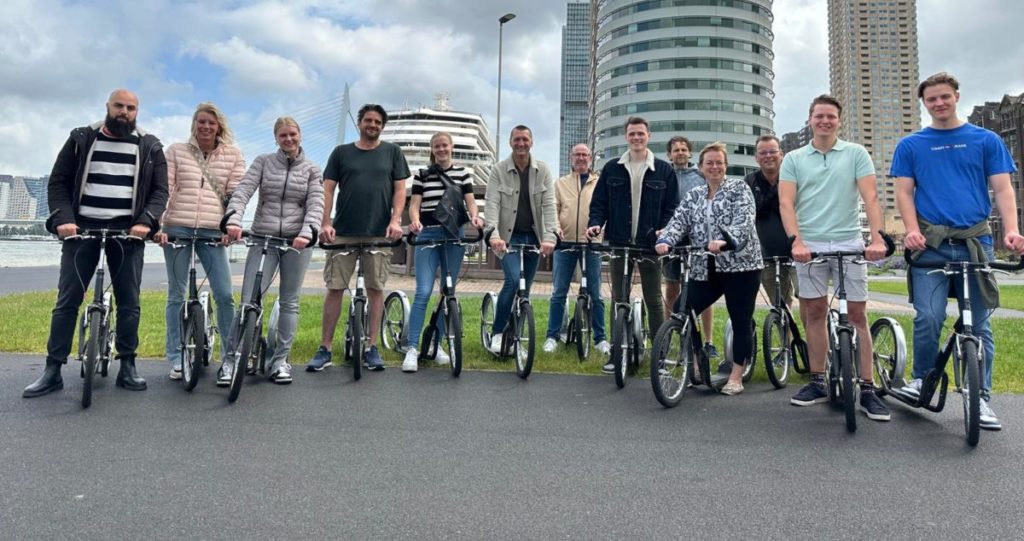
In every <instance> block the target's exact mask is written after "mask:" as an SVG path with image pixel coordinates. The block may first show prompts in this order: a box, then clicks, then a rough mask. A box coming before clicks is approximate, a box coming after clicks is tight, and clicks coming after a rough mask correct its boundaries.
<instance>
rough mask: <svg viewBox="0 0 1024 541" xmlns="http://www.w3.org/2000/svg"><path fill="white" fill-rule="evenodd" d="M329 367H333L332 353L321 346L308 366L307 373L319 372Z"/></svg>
mask: <svg viewBox="0 0 1024 541" xmlns="http://www.w3.org/2000/svg"><path fill="white" fill-rule="evenodd" d="M328 366H331V352H330V351H327V348H325V347H323V346H320V347H319V348H317V350H316V354H314V355H313V358H312V359H310V360H309V363H308V364H306V372H319V371H321V370H323V369H324V368H327V367H328Z"/></svg>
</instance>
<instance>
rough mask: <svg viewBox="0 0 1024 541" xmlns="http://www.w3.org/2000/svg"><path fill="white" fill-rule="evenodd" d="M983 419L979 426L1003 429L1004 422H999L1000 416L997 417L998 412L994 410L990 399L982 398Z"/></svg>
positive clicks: (989, 428) (986, 428)
mask: <svg viewBox="0 0 1024 541" xmlns="http://www.w3.org/2000/svg"><path fill="white" fill-rule="evenodd" d="M980 406H981V419H980V422H979V423H978V426H980V427H981V428H984V429H985V430H1002V429H1003V423H1000V422H999V418H998V417H996V412H994V411H992V406H991V405H989V403H988V400H986V399H984V398H982V399H981V404H980Z"/></svg>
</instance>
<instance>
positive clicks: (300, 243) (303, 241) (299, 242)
mask: <svg viewBox="0 0 1024 541" xmlns="http://www.w3.org/2000/svg"><path fill="white" fill-rule="evenodd" d="M306 246H309V239H307V238H305V237H295V240H293V241H292V248H295V249H296V250H302V249H303V248H305V247H306Z"/></svg>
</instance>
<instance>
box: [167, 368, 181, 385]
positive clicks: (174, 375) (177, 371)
mask: <svg viewBox="0 0 1024 541" xmlns="http://www.w3.org/2000/svg"><path fill="white" fill-rule="evenodd" d="M170 378H171V379H173V380H174V381H178V380H180V379H181V365H180V364H176V365H174V366H172V367H171V374H170Z"/></svg>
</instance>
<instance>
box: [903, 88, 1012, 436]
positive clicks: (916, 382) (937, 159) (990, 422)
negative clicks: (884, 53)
mask: <svg viewBox="0 0 1024 541" xmlns="http://www.w3.org/2000/svg"><path fill="white" fill-rule="evenodd" d="M959 88H960V83H959V82H957V80H956V78H955V77H953V76H952V75H949V74H947V73H937V74H935V75H932V76H931V77H929V78H927V79H925V80H924V81H922V82H921V84H920V85H918V87H917V97H918V98H920V99H921V102H922V103H924V107H925V109H927V110H928V114H929V115H930V116H931V117H932V124H931V126H929V127H927V128H924V129H923V130H921V131H919V132H917V133H914V134H911V135H909V136H907V137H905V138H903V140H901V141H900V143H899V145H898V146H897V147H896V152H895V153H894V155H893V160H892V167H891V169H890V172H889V174H890V176H892V177H896V204H897V206H898V207H899V211H900V215H901V216H902V217H903V225H904V226H905V227H906V230H907V234H906V237H905V238H904V241H903V245H904V247H906V249H908V250H914V251H921V252H922V253H920V254H918V255H917V256H916V257H917V260H918V261H920V262H922V263H923V262H929V263H931V262H943V261H964V260H969V259H970V255H969V252H970V247H971V246H974V247H975V248H980V250H976V253H977V252H981V253H984V254H985V255H986V256H987V257H988V259H990V260H991V259H992V258H993V251H992V230H991V228H990V227H989V225H988V217H989V214H990V213H991V212H992V203H991V202H990V201H989V196H988V192H989V190H990V189H991V190H992V196H993V199H994V200H995V204H996V208H997V209H998V210H999V215H1000V217H1001V218H1002V220H1003V229H1004V231H1005V234H1004V235H1003V245H1004V246H1005V247H1006V248H1008V249H1012V250H1013V251H1015V252H1017V253H1018V254H1020V253H1024V237H1022V236H1021V235H1020V232H1019V229H1018V224H1017V204H1016V200H1015V199H1014V194H1013V187H1012V185H1011V184H1010V174H1011V173H1013V172H1014V171H1016V170H1017V168H1016V167H1015V166H1014V164H1013V160H1012V159H1011V158H1010V154H1009V153H1008V152H1007V151H1006V147H1005V146H1004V145H1003V142H1002V140H1000V138H999V136H998V135H996V134H995V133H993V132H991V131H989V130H986V129H984V128H980V127H978V126H974V125H973V124H968V123H965V122H964V121H963V120H961V119H959V118H957V115H956V106H957V103H958V102H959V101H960V92H959ZM928 270H929V269H924V268H911V269H910V278H911V291H910V294H911V297H912V298H913V302H914V310H915V311H916V312H917V315H916V316H915V318H914V368H913V372H912V379H911V381H910V383H908V384H907V385H906V386H905V387H903V389H902V390H903V392H904V393H906V394H909V395H911V396H916V395H918V394H920V391H921V380H922V378H924V376H925V375H927V374H928V372H929V371H930V370H931V369H932V368H933V367H934V366H935V356H936V354H937V352H938V348H939V344H938V342H939V333H940V332H941V331H942V325H943V323H944V322H945V319H946V300H947V293H948V291H949V277H947V276H945V275H943V274H940V273H935V274H931V273H929V272H928ZM954 286H955V287H956V289H957V290H958V295H959V294H961V293H960V292H959V290H960V289H962V286H961V282H960V281H957V280H954ZM970 287H971V305H972V306H971V310H972V311H973V312H974V313H976V314H980V315H983V317H978V318H976V319H975V320H974V322H975V324H974V332H975V334H977V335H978V336H979V337H981V341H982V346H983V348H984V355H985V376H984V377H983V378H982V381H981V398H982V401H981V423H980V425H981V428H986V429H989V430H999V429H1001V428H1002V425H1001V424H1000V422H999V418H998V417H996V414H995V412H994V411H992V408H991V406H989V393H990V392H991V390H992V360H993V358H994V356H995V344H994V343H993V341H992V327H991V325H990V324H989V318H988V317H987V316H988V314H989V310H990V309H992V308H995V307H994V306H986V303H985V299H984V298H983V294H982V291H981V288H980V287H979V283H978V282H977V280H976V279H975V277H973V276H972V277H971V284H970Z"/></svg>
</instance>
